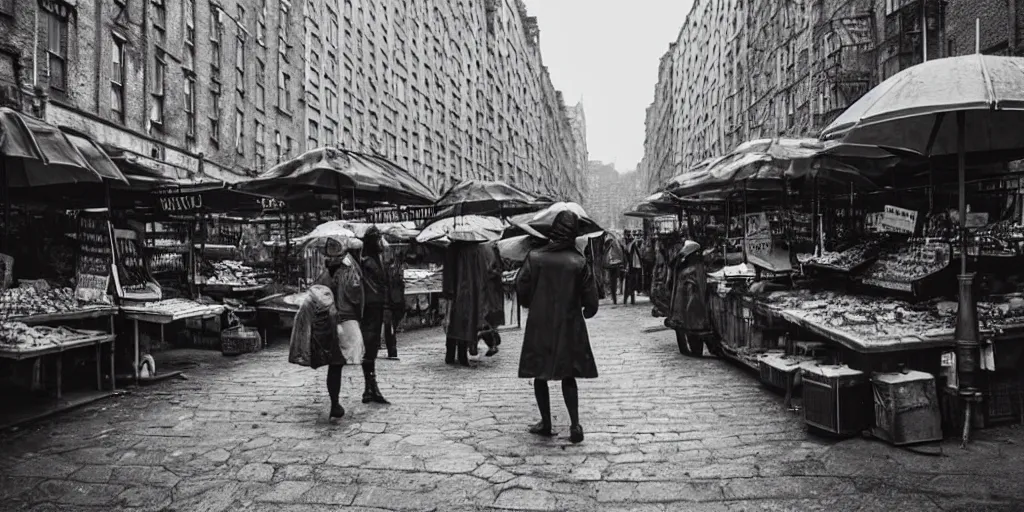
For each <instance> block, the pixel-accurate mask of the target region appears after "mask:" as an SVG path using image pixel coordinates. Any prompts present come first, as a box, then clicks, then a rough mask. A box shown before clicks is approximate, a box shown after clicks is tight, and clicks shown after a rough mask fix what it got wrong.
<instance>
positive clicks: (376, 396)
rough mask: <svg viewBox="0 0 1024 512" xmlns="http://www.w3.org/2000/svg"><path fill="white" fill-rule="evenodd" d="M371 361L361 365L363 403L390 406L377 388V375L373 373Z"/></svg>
mask: <svg viewBox="0 0 1024 512" xmlns="http://www.w3.org/2000/svg"><path fill="white" fill-rule="evenodd" d="M374 366H376V365H375V364H374V362H373V361H369V362H365V363H363V381H364V382H365V386H364V388H363V403H364V404H368V403H370V402H374V403H378V404H384V405H387V404H390V403H391V402H388V401H387V400H386V399H385V398H384V395H382V394H381V393H380V388H378V387H377V374H376V373H375V372H374Z"/></svg>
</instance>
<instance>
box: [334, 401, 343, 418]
mask: <svg viewBox="0 0 1024 512" xmlns="http://www.w3.org/2000/svg"><path fill="white" fill-rule="evenodd" d="M343 416H345V408H344V407H342V406H341V404H331V418H341V417H343Z"/></svg>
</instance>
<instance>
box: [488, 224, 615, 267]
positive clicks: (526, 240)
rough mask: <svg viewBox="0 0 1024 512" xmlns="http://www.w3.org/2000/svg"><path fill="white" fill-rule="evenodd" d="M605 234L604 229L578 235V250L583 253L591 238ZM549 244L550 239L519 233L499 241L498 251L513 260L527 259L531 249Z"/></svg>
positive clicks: (502, 255) (503, 256)
mask: <svg viewBox="0 0 1024 512" xmlns="http://www.w3.org/2000/svg"><path fill="white" fill-rule="evenodd" d="M603 234H604V232H603V231H598V232H595V233H590V234H587V235H583V236H579V237H576V250H578V251H580V253H581V254H582V253H583V250H584V249H585V248H586V247H587V243H588V242H589V241H590V239H591V238H597V237H598V236H601V235H603ZM547 244H548V240H547V239H545V238H539V237H536V236H533V235H519V236H514V237H512V238H506V239H504V240H501V241H499V242H498V252H499V253H500V254H501V257H502V258H504V259H507V260H511V261H525V260H526V256H527V255H528V254H530V251H532V250H534V249H538V248H540V247H544V246H545V245H547Z"/></svg>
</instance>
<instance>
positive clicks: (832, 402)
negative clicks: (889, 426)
mask: <svg viewBox="0 0 1024 512" xmlns="http://www.w3.org/2000/svg"><path fill="white" fill-rule="evenodd" d="M801 376H802V378H803V399H804V401H803V409H804V423H806V424H807V425H808V426H810V427H813V428H816V429H819V430H822V431H824V432H828V433H831V434H835V435H838V436H855V435H859V434H860V433H861V432H863V431H865V430H867V429H869V428H871V425H872V423H873V418H872V409H871V382H870V380H869V379H868V376H867V375H866V374H865V373H864V372H861V371H858V370H854V369H853V368H850V367H849V366H846V365H838V366H804V367H803V368H802V370H801Z"/></svg>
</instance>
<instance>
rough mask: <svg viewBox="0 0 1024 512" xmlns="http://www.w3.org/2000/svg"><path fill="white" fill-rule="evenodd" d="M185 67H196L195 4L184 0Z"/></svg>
mask: <svg viewBox="0 0 1024 512" xmlns="http://www.w3.org/2000/svg"><path fill="white" fill-rule="evenodd" d="M184 58H185V63H184V65H185V69H188V70H192V71H194V70H195V69H196V4H195V0H185V54H184Z"/></svg>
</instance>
